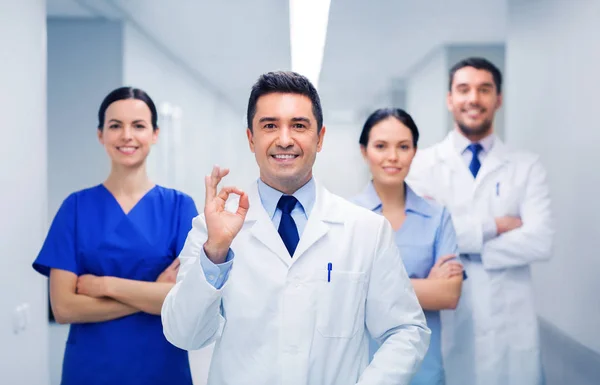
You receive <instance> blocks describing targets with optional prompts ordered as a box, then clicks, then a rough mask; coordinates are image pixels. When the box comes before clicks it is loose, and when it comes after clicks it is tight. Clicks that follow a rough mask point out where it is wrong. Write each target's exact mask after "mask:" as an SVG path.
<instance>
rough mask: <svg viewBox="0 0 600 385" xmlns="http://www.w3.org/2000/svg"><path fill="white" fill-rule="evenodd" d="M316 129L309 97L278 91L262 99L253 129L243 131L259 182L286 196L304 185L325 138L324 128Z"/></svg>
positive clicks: (259, 102) (258, 104)
mask: <svg viewBox="0 0 600 385" xmlns="http://www.w3.org/2000/svg"><path fill="white" fill-rule="evenodd" d="M318 128H319V127H317V122H316V119H315V116H314V114H313V108H312V102H311V101H310V99H309V98H308V97H306V96H304V95H300V94H293V93H279V92H274V93H270V94H266V95H263V96H261V97H260V98H259V99H258V101H257V103H256V114H255V115H254V118H253V119H252V129H248V130H247V131H246V133H247V135H248V142H249V144H250V150H251V151H252V152H253V153H254V154H255V157H256V162H257V163H258V167H259V168H260V178H261V180H262V181H263V182H265V183H266V184H267V185H269V186H271V187H273V188H275V189H277V190H279V191H281V192H284V193H286V194H292V193H294V192H295V191H296V190H298V189H299V188H300V187H302V186H303V185H304V184H306V183H307V182H308V181H309V180H310V178H312V167H313V164H314V163H315V159H316V156H317V153H318V152H319V151H321V147H322V145H323V137H324V136H325V127H323V128H322V129H321V130H320V131H319V129H318Z"/></svg>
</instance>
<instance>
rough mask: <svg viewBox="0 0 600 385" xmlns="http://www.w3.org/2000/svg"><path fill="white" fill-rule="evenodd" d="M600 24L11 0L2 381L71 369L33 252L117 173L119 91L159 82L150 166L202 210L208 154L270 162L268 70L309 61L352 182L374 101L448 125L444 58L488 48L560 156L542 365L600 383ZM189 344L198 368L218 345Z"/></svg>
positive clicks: (574, 4) (415, 9)
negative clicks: (71, 198)
mask: <svg viewBox="0 0 600 385" xmlns="http://www.w3.org/2000/svg"><path fill="white" fill-rule="evenodd" d="M310 7H312V8H310ZM599 38H600V0H577V1H566V0H428V1H423V0H420V1H419V0H396V1H392V0H370V1H365V0H362V1H361V0H331V1H329V0H322V1H313V2H311V1H308V0H306V1H304V2H302V1H301V0H297V1H294V0H292V1H289V2H288V1H286V0H244V1H242V0H226V1H214V0H213V1H203V0H169V1H165V0H46V1H44V0H18V1H15V0H0V126H1V130H2V137H1V138H2V141H1V144H0V146H1V151H0V186H1V189H0V208H1V209H2V211H1V212H2V216H1V217H0V231H1V234H2V236H1V237H0V252H1V256H0V282H1V285H2V286H1V287H2V291H1V294H0V383H3V384H32V385H37V384H40V385H50V384H52V385H55V384H58V383H59V381H60V371H61V362H62V355H63V351H64V343H65V340H66V335H67V331H68V326H65V325H58V324H55V323H53V322H52V320H51V317H50V316H49V312H48V292H47V280H46V279H44V278H43V277H41V276H39V275H38V274H36V273H35V272H34V271H33V269H32V268H31V262H32V261H33V259H34V258H35V256H36V255H37V253H38V251H39V248H40V246H41V243H42V242H43V239H44V237H45V235H46V232H47V230H48V226H49V223H50V221H51V220H52V218H53V216H54V214H55V213H56V211H57V209H58V207H59V205H60V204H61V202H62V200H63V199H64V198H65V197H66V196H67V195H68V194H69V193H71V192H72V191H76V190H79V189H82V188H86V187H89V186H92V185H95V184H98V183H100V182H101V181H102V180H104V178H105V177H106V176H107V174H108V171H109V168H110V164H109V161H108V158H107V156H106V154H105V152H104V149H103V148H102V146H101V145H100V144H99V143H98V140H97V136H96V124H97V116H96V114H97V109H98V107H99V104H100V102H101V101H102V99H103V97H104V96H105V95H106V94H107V93H108V92H109V91H111V90H112V89H114V88H116V87H119V86H122V85H131V86H135V87H139V88H142V89H144V90H145V91H147V92H148V93H149V94H150V96H151V97H152V98H153V99H154V101H155V102H156V103H157V106H158V108H159V115H160V121H159V125H160V126H161V128H162V130H161V136H160V140H159V143H158V144H157V145H156V146H155V147H154V149H153V151H152V153H151V155H150V160H149V161H150V164H149V171H150V173H151V177H152V179H153V180H154V181H155V182H156V183H158V184H162V185H165V186H168V187H173V188H176V189H180V190H182V191H184V192H186V193H188V194H190V195H191V196H192V197H193V198H194V199H195V201H196V204H197V205H198V208H199V209H200V210H201V209H202V205H203V199H204V182H203V176H204V175H205V174H206V173H208V172H209V171H210V169H211V166H212V165H213V164H219V165H221V166H225V167H229V168H231V175H230V176H229V177H228V178H229V179H230V182H231V183H232V184H236V185H239V186H245V185H247V184H249V183H250V182H251V181H252V180H254V179H255V178H256V177H257V175H258V169H257V167H256V164H255V161H254V159H253V156H252V154H251V152H250V151H249V149H248V145H247V140H246V135H245V128H246V124H245V113H246V103H247V98H248V96H249V92H250V88H251V86H252V84H253V82H254V81H255V80H256V78H257V77H258V76H259V75H260V74H262V73H264V72H267V71H272V70H295V71H298V72H300V73H302V74H305V75H307V76H309V78H311V80H313V82H315V84H317V85H318V90H319V93H320V95H321V98H322V103H323V108H324V117H325V125H326V126H327V135H326V137H325V144H324V148H323V151H322V152H321V153H320V154H319V156H318V157H317V163H316V167H315V175H316V177H317V178H318V179H320V180H321V182H322V183H323V184H324V185H325V186H326V187H328V188H329V189H330V190H331V191H333V192H335V193H337V194H340V195H342V196H344V197H350V196H352V195H354V194H356V193H357V192H359V191H360V189H361V188H362V187H363V186H364V184H365V183H366V182H367V180H368V178H369V175H368V170H367V168H366V166H365V165H364V164H363V161H362V158H361V156H360V152H359V147H358V136H359V133H360V129H361V127H362V124H363V122H364V119H365V118H366V116H367V115H368V114H369V113H370V112H372V110H373V109H375V108H378V107H384V106H394V107H400V108H405V109H406V110H407V111H408V112H409V113H410V114H412V116H413V117H414V118H415V121H416V123H417V125H418V126H419V129H420V130H421V133H422V139H421V141H420V143H419V145H420V147H427V146H428V145H431V144H433V143H435V142H437V141H439V140H441V139H442V138H443V137H444V136H445V135H446V133H447V132H448V130H450V129H451V127H452V119H451V117H450V115H449V113H448V112H447V109H446V106H445V97H446V91H447V87H448V70H449V68H450V66H452V65H453V64H454V63H455V62H457V61H459V60H460V59H462V58H465V57H467V56H474V55H477V56H483V57H485V58H487V59H489V60H491V61H492V62H493V63H495V64H496V65H497V66H498V67H499V68H500V69H501V70H502V71H503V74H504V76H505V85H504V106H503V108H502V109H501V110H500V113H499V114H497V116H496V130H497V132H498V134H499V136H500V137H501V138H503V139H504V140H505V142H507V143H508V144H509V145H511V146H514V147H518V148H524V149H528V150H531V151H534V152H537V153H539V154H541V156H542V160H543V163H544V165H545V166H546V168H547V170H548V177H549V184H550V188H551V194H552V199H553V202H552V203H553V207H552V209H553V212H554V216H555V220H556V229H557V231H556V239H555V245H556V246H555V248H554V255H553V258H552V260H551V261H550V262H548V263H544V264H539V265H535V266H534V270H533V273H534V283H535V290H536V293H535V294H536V300H537V310H538V314H539V317H540V323H541V332H542V348H543V359H544V362H545V366H546V377H547V383H548V384H550V385H552V384H573V385H588V384H589V385H592V384H599V383H600V331H599V330H598V329H599V325H600V296H599V293H600V280H599V279H598V276H599V275H600V258H599V257H598V251H599V250H600V230H599V226H598V223H599V221H600V202H599V198H598V197H599V196H600V172H599V171H594V170H595V169H596V167H597V165H598V164H599V163H600V155H598V153H596V152H595V151H594V148H597V145H598V143H599V142H600V124H599V123H598V119H597V117H596V116H595V115H594V111H595V110H596V108H598V106H597V105H598V103H599V100H600V99H599V97H598V95H599V94H598V92H599V91H598V90H599V89H600V40H599ZM191 357H192V371H193V373H194V377H195V383H196V384H204V383H205V381H206V380H205V378H206V370H207V367H208V363H209V359H210V348H207V349H205V350H202V351H198V352H193V353H191ZM15 379H18V380H15Z"/></svg>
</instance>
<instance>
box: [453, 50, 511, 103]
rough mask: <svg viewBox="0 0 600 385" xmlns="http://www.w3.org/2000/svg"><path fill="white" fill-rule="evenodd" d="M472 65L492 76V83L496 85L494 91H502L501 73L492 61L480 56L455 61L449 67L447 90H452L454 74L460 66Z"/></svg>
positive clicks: (499, 92)
mask: <svg viewBox="0 0 600 385" xmlns="http://www.w3.org/2000/svg"><path fill="white" fill-rule="evenodd" d="M465 67H473V68H475V69H478V70H484V71H487V72H489V73H491V74H492V77H493V78H494V84H495V85H496V92H497V93H498V94H501V93H502V73H501V72H500V70H499V69H498V67H496V66H495V65H494V64H492V62H490V61H489V60H487V59H484V58H482V57H469V58H466V59H463V60H461V61H459V62H458V63H456V64H455V65H454V66H452V68H450V79H449V83H448V90H449V91H452V82H453V81H454V74H455V73H456V71H458V70H459V69H461V68H465Z"/></svg>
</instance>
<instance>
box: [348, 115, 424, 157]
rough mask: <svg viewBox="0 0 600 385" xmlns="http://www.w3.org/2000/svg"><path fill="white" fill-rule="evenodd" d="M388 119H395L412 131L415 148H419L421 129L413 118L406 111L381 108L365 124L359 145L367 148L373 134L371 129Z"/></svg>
mask: <svg viewBox="0 0 600 385" xmlns="http://www.w3.org/2000/svg"><path fill="white" fill-rule="evenodd" d="M388 118H395V119H398V121H400V123H402V124H404V125H405V126H406V127H408V129H409V130H410V132H411V134H412V138H413V146H415V148H416V147H417V142H418V141H419V129H418V128H417V125H416V124H415V122H414V120H413V118H412V117H411V116H410V115H409V114H408V113H407V112H406V111H404V110H402V109H400V108H380V109H378V110H376V111H375V112H373V113H372V114H371V115H370V116H369V117H368V118H367V121H366V122H365V125H364V126H363V129H362V132H361V133H360V139H359V140H358V143H360V145H361V146H364V147H367V144H368V143H369V134H370V133H371V129H372V128H373V127H374V126H375V125H376V124H377V123H379V122H381V121H384V120H386V119H388Z"/></svg>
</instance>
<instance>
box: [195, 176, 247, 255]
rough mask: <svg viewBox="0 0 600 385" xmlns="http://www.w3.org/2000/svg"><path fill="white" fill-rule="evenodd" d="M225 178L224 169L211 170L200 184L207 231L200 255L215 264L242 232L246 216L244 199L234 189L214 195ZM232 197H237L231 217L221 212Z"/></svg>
mask: <svg viewBox="0 0 600 385" xmlns="http://www.w3.org/2000/svg"><path fill="white" fill-rule="evenodd" d="M227 174H229V170H228V169H226V168H225V169H221V168H219V167H217V166H215V167H213V170H212V173H211V174H210V175H207V176H206V177H205V178H204V184H205V185H206V201H205V204H204V217H205V218H206V227H207V230H208V240H207V241H206V243H205V244H204V252H205V253H206V256H207V257H208V258H209V259H210V260H211V261H212V262H213V263H215V264H221V263H223V262H225V258H226V257H227V253H228V252H229V246H231V243H232V242H233V239H234V238H235V236H236V235H237V234H238V233H239V231H240V230H241V229H242V225H243V224H244V220H245V219H246V213H247V212H248V208H249V207H250V203H249V201H248V195H247V194H246V193H244V192H243V191H242V190H240V189H238V188H236V187H223V188H222V189H221V191H219V194H217V186H218V185H219V182H220V181H221V179H223V177H225V176H226V175H227ZM232 193H233V194H237V195H239V196H240V201H239V203H238V208H237V211H236V212H235V213H231V212H229V211H227V210H225V203H226V202H227V198H229V194H232Z"/></svg>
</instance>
